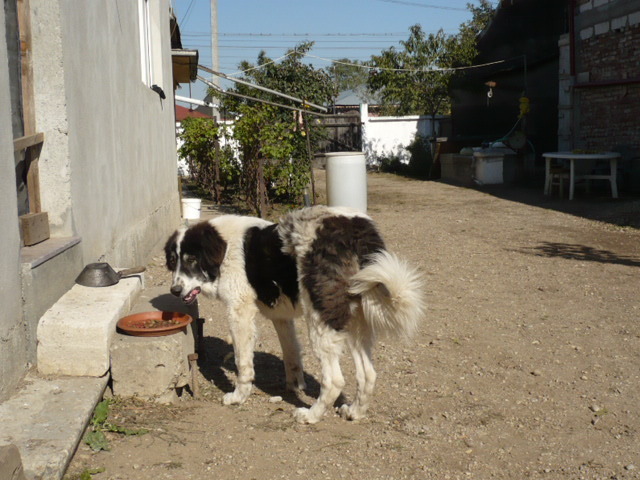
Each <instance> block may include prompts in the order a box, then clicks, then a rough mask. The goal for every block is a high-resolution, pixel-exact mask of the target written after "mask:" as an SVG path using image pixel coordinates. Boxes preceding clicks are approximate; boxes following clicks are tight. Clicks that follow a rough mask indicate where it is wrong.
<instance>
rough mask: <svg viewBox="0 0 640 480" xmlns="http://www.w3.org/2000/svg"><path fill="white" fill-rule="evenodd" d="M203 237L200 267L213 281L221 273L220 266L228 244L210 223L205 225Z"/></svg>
mask: <svg viewBox="0 0 640 480" xmlns="http://www.w3.org/2000/svg"><path fill="white" fill-rule="evenodd" d="M201 235H202V236H201V248H202V250H201V256H200V267H201V268H202V269H203V270H204V271H205V272H207V275H209V278H210V279H211V281H213V280H214V279H216V278H217V277H218V275H219V273H220V265H221V264H222V260H224V255H225V253H226V252H227V242H225V241H224V240H223V239H222V237H221V236H220V234H219V233H218V230H216V229H215V227H213V226H212V225H210V224H208V223H205V224H203V228H202V231H201Z"/></svg>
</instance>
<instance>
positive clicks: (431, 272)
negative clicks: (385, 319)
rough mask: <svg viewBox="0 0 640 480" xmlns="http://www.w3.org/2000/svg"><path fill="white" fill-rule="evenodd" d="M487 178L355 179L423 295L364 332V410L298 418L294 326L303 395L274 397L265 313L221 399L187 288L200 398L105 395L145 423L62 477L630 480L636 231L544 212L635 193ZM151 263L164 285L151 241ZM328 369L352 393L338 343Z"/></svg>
mask: <svg viewBox="0 0 640 480" xmlns="http://www.w3.org/2000/svg"><path fill="white" fill-rule="evenodd" d="M319 176H320V177H321V175H319ZM318 183H319V185H320V188H321V186H322V183H323V180H322V178H318ZM490 193H491V194H488V193H487V192H483V191H480V190H475V189H465V188H459V187H455V186H451V185H446V184H442V183H438V182H419V181H413V180H407V179H403V178H398V177H394V176H388V175H381V174H373V175H371V176H370V177H369V206H370V208H369V213H370V215H371V216H372V217H373V218H374V219H375V220H376V222H377V223H378V225H379V228H380V230H381V231H382V233H383V235H384V236H385V239H386V241H387V245H388V247H390V249H391V250H394V251H396V252H397V253H399V254H401V255H402V256H404V257H406V258H408V259H410V261H411V262H413V263H415V264H417V265H419V266H420V268H421V269H422V270H423V271H424V274H425V276H426V278H427V292H426V294H427V298H428V304H429V308H428V316H427V317H426V318H425V319H424V322H423V324H422V326H421V328H420V331H419V333H418V335H417V336H416V338H415V339H414V340H413V341H412V342H410V343H406V344H398V343H391V342H389V343H387V342H385V343H380V344H379V345H378V347H377V349H376V351H375V360H376V368H377V371H378V385H377V390H376V395H375V398H374V401H373V404H372V408H371V410H370V414H369V416H368V418H367V419H365V420H363V421H359V422H346V421H344V420H342V419H341V418H340V417H338V416H337V415H335V414H332V413H330V414H328V415H327V416H326V417H325V418H324V420H323V421H322V422H320V423H319V424H317V425H312V426H305V425H298V424H296V423H295V422H294V421H293V419H292V415H291V414H292V412H293V410H294V408H295V407H296V406H300V405H303V404H307V405H308V404H310V403H311V401H312V399H313V397H314V396H315V395H317V392H318V384H317V379H318V374H319V368H318V364H317V362H316V361H315V358H314V357H313V355H312V354H311V353H309V352H308V341H307V336H306V332H305V331H304V328H302V326H301V328H300V329H299V330H300V333H301V337H302V340H303V345H305V349H306V351H307V353H306V354H305V362H306V363H305V366H306V371H307V374H308V375H307V380H308V382H307V383H308V384H309V390H308V392H307V393H308V394H309V395H310V396H303V397H301V398H299V399H297V398H295V397H294V398H291V397H287V396H286V395H285V392H284V389H283V385H284V379H283V376H284V375H283V371H282V370H283V366H282V362H281V360H280V358H281V356H280V350H279V347H278V344H277V340H276V336H275V333H274V331H273V329H272V328H271V326H270V325H269V324H268V322H267V321H266V320H264V319H261V320H260V321H259V325H260V340H259V344H258V347H257V348H258V351H257V354H256V375H257V387H256V389H255V391H254V394H253V395H252V396H251V397H250V399H249V401H248V402H247V403H246V404H245V405H243V406H240V407H225V406H223V405H222V404H221V398H222V395H223V394H224V393H225V392H226V391H229V390H230V389H232V382H233V378H234V372H233V359H232V358H231V352H232V349H231V346H230V345H229V340H228V331H227V326H226V324H225V322H224V319H223V318H222V315H221V313H220V305H219V304H218V303H214V302H211V301H203V300H201V302H200V314H201V316H203V317H205V318H206V319H207V322H206V325H205V334H206V335H208V338H207V340H206V346H207V351H206V354H205V355H204V359H202V362H201V371H202V378H201V387H202V391H203V398H201V399H199V400H193V399H191V398H190V397H189V396H188V395H184V396H183V401H181V402H180V403H179V404H178V405H175V406H170V407H166V406H155V405H152V404H145V403H142V402H132V401H127V402H117V403H116V405H115V406H114V407H113V417H112V420H113V422H114V423H118V424H122V425H124V426H127V427H138V428H139V427H144V428H147V429H148V430H149V433H147V434H146V435H141V436H130V437H126V436H116V435H115V434H114V435H110V436H109V438H110V440H111V450H110V451H108V452H99V453H91V452H90V451H89V449H88V448H87V447H86V446H84V445H82V446H81V447H80V448H79V450H78V452H77V454H76V456H75V458H74V460H73V462H72V465H71V467H70V469H69V471H68V475H67V478H79V473H80V472H82V471H83V470H84V469H85V468H90V469H96V468H104V472H103V473H100V474H97V475H95V476H94V478H95V479H98V480H102V479H112V480H115V479H121V480H129V479H135V480H147V479H148V480H151V479H154V480H155V479H164V478H168V479H181V480H184V479H209V478H215V479H259V480H262V479H265V480H267V479H283V478H284V479H298V478H299V479H340V478H346V479H353V478H365V479H367V480H374V479H404V478H407V479H439V480H441V479H466V478H472V479H490V478H492V479H493V478H498V479H511V480H513V479H526V478H540V479H583V478H584V479H631V478H640V230H638V229H635V228H632V227H620V226H617V225H615V224H612V223H608V222H602V221H598V220H593V219H587V218H585V217H583V216H575V215H572V214H569V213H563V212H561V211H558V210H557V209H556V208H565V209H571V210H570V211H571V212H575V213H583V214H585V215H588V216H589V217H591V218H596V219H605V220H615V221H618V222H622V223H631V222H634V221H635V222H637V221H638V218H639V217H638V215H639V212H640V208H638V205H639V203H638V202H637V201H636V202H635V203H631V202H625V201H622V200H621V201H612V200H610V199H608V198H606V196H603V197H602V198H595V199H594V198H589V199H582V200H580V199H578V200H576V201H574V202H572V203H571V204H569V202H568V201H567V200H562V201H560V200H553V199H546V198H543V197H542V195H540V192H538V191H535V192H525V193H519V194H518V195H519V197H518V200H523V201H525V202H528V203H522V202H521V201H514V200H511V199H509V198H508V194H509V192H507V191H503V190H501V189H495V191H491V192H490ZM636 225H637V224H636ZM149 277H150V278H149V282H151V283H152V284H153V285H158V284H167V285H168V280H169V277H168V275H167V273H166V272H165V271H164V270H163V266H162V259H161V257H160V252H159V251H158V252H157V254H156V255H155V260H154V261H153V262H151V264H150V266H149ZM343 367H344V370H345V378H346V379H347V388H346V391H345V395H346V397H347V398H352V396H353V392H354V379H353V369H352V365H351V359H350V358H349V357H348V356H345V358H344V359H343ZM278 397H284V400H280V401H278V400H279V398H278Z"/></svg>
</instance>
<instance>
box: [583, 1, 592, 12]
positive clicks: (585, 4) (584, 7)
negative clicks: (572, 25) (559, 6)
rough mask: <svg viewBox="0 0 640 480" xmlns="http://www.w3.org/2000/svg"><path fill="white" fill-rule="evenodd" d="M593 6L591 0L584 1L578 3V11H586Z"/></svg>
mask: <svg viewBox="0 0 640 480" xmlns="http://www.w3.org/2000/svg"><path fill="white" fill-rule="evenodd" d="M592 8H593V0H589V1H588V2H586V3H583V4H582V5H580V13H582V12H586V11H587V10H591V9H592Z"/></svg>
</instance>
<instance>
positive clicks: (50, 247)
mask: <svg viewBox="0 0 640 480" xmlns="http://www.w3.org/2000/svg"><path fill="white" fill-rule="evenodd" d="M80 241H81V238H80V237H57V238H49V239H48V240H45V241H44V242H40V243H38V244H36V245H32V246H30V247H22V249H21V250H20V262H21V263H23V264H25V263H26V264H29V265H30V266H31V268H32V269H34V268H36V267H37V266H38V265H42V264H43V263H44V262H46V261H47V260H51V259H52V258H53V257H56V256H58V255H60V254H61V253H63V252H64V251H66V250H69V249H70V248H71V247H73V246H74V245H77V244H78V243H80Z"/></svg>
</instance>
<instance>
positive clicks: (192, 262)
mask: <svg viewBox="0 0 640 480" xmlns="http://www.w3.org/2000/svg"><path fill="white" fill-rule="evenodd" d="M183 260H184V263H186V264H188V265H195V264H196V263H198V259H197V258H196V256H195V255H185V256H184V259H183Z"/></svg>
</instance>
